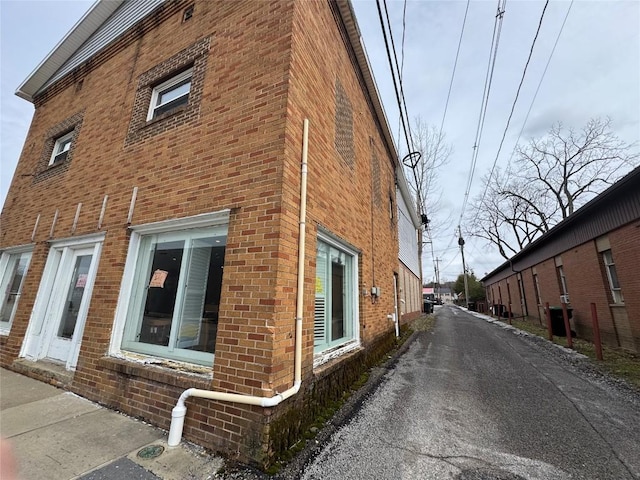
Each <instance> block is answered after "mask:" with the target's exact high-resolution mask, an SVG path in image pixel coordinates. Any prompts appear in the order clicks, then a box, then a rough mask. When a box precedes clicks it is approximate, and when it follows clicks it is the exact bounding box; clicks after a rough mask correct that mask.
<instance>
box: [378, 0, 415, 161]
mask: <svg viewBox="0 0 640 480" xmlns="http://www.w3.org/2000/svg"><path fill="white" fill-rule="evenodd" d="M376 6H377V7H378V17H379V19H380V27H381V28H382V37H383V39H384V46H385V49H386V50H387V59H388V60H389V69H390V70H391V77H392V79H393V88H394V90H395V93H396V102H397V103H398V108H399V112H400V119H401V121H402V128H403V130H404V137H405V140H406V142H407V149H408V151H409V152H411V151H412V148H411V144H410V136H409V133H408V130H407V125H406V123H405V119H404V112H403V110H402V102H401V101H400V92H399V91H398V81H397V80H396V73H395V70H394V68H393V61H392V60H391V50H390V49H389V41H388V40H387V31H386V29H385V26H384V19H383V17H382V9H381V8H380V0H376Z"/></svg>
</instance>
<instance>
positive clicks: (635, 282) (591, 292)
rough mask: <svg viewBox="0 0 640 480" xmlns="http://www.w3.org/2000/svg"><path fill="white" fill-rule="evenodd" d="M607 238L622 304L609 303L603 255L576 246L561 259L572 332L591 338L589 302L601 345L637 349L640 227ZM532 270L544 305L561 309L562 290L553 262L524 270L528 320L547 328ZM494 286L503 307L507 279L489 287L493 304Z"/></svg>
mask: <svg viewBox="0 0 640 480" xmlns="http://www.w3.org/2000/svg"><path fill="white" fill-rule="evenodd" d="M607 237H608V239H609V243H610V247H611V252H612V255H613V260H614V263H615V265H616V271H617V273H618V279H619V282H620V286H621V289H622V293H623V295H624V300H625V302H624V306H612V305H611V304H610V302H611V301H612V297H611V293H610V290H609V283H608V279H607V276H606V271H605V269H604V265H603V261H602V254H601V253H599V252H598V249H597V247H596V242H595V241H590V242H587V243H584V244H582V245H579V246H577V247H575V248H573V249H571V250H568V251H565V252H563V253H562V254H561V255H559V257H560V258H561V259H562V265H563V269H564V273H565V277H566V280H567V287H568V291H569V297H570V307H571V308H572V309H573V318H572V320H571V324H572V328H573V329H575V331H576V333H577V334H578V337H582V338H586V339H588V340H592V339H593V327H592V316H591V303H595V304H596V309H597V314H598V321H599V327H600V336H601V338H602V341H603V343H605V344H608V345H612V346H616V347H618V346H622V347H624V348H628V349H630V350H634V351H640V300H638V298H637V295H635V292H637V291H640V280H639V279H638V278H639V277H638V275H637V271H638V268H639V264H638V260H637V259H638V258H640V224H638V223H637V222H635V223H631V224H628V225H626V226H624V227H622V228H619V229H617V230H614V231H612V232H609V233H608V234H607ZM534 268H535V270H536V272H537V275H538V281H539V285H540V296H541V306H544V304H545V303H546V302H548V303H549V305H550V306H560V305H561V304H560V295H561V294H562V291H561V287H560V283H559V280H558V274H557V270H556V266H555V260H554V259H553V258H551V259H548V260H545V261H544V262H542V263H539V264H537V265H535V267H532V268H530V269H527V270H526V271H525V272H523V277H524V279H525V295H526V299H527V306H528V310H529V316H530V317H538V319H539V321H540V323H542V324H543V325H546V323H545V322H546V319H545V318H544V312H543V311H542V309H540V314H539V315H538V314H537V310H538V308H537V306H536V304H535V303H536V296H535V290H534V283H533V269H534ZM509 281H510V283H511V284H512V285H513V284H515V282H516V279H515V276H511V277H509ZM498 286H500V288H501V290H502V295H503V303H504V304H505V305H506V301H507V300H506V298H507V297H506V295H507V294H506V292H507V289H506V279H503V280H502V281H500V282H496V283H494V284H490V285H488V288H489V290H491V289H493V291H494V292H495V297H496V299H495V302H496V303H497V302H498V300H497V297H498ZM516 292H517V289H514V288H513V286H512V288H511V295H512V302H513V305H512V306H513V310H514V311H517V308H518V306H519V305H518V304H517V302H518V297H517V293H516ZM614 311H615V312H616V315H615V316H614Z"/></svg>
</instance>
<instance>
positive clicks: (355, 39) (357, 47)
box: [336, 0, 400, 165]
mask: <svg viewBox="0 0 640 480" xmlns="http://www.w3.org/2000/svg"><path fill="white" fill-rule="evenodd" d="M336 3H337V5H338V9H339V10H340V16H341V17H342V21H343V22H344V25H345V27H346V29H347V33H348V34H349V40H350V41H351V47H352V48H353V51H354V52H355V54H356V59H357V60H358V65H359V66H360V71H361V72H362V76H363V77H364V82H365V84H366V86H367V90H368V93H369V95H370V96H371V101H372V102H373V108H374V110H375V112H376V116H377V117H378V121H379V122H380V125H381V126H382V133H383V136H384V138H385V140H386V143H387V146H388V148H389V150H390V151H391V153H392V155H393V157H394V158H393V161H394V163H395V164H396V165H399V164H400V162H399V158H398V152H397V150H396V146H395V143H394V142H393V137H392V135H391V132H390V130H389V122H387V116H386V114H385V112H384V107H383V106H382V102H381V101H380V95H379V92H378V87H377V85H376V81H375V78H374V77H373V71H372V70H371V64H370V63H369V57H368V56H367V52H366V49H365V46H364V42H363V40H362V36H361V35H360V29H359V28H358V22H357V21H356V16H355V13H354V12H353V7H352V5H351V0H336Z"/></svg>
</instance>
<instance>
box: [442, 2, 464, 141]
mask: <svg viewBox="0 0 640 480" xmlns="http://www.w3.org/2000/svg"><path fill="white" fill-rule="evenodd" d="M470 3H471V0H467V8H465V10H464V18H463V19H462V29H461V30H460V39H459V40H458V49H457V51H456V59H455V61H454V62H453V71H452V72H451V81H450V82H449V91H448V92H447V101H446V102H445V104H444V113H443V114H442V121H441V122H440V134H442V129H443V127H444V120H445V118H446V117H447V108H448V107H449V99H450V98H451V89H452V87H453V79H454V78H455V76H456V68H457V66H458V57H459V56H460V47H461V46H462V36H463V35H464V27H465V25H466V24H467V13H469V4H470Z"/></svg>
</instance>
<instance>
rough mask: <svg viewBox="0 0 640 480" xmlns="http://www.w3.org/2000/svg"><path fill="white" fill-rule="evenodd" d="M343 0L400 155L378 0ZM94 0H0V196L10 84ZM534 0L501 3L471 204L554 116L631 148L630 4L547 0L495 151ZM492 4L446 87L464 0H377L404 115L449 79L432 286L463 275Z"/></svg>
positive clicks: (16, 102)
mask: <svg viewBox="0 0 640 480" xmlns="http://www.w3.org/2000/svg"><path fill="white" fill-rule="evenodd" d="M352 3H353V7H354V11H355V13H356V17H357V21H358V24H359V27H360V31H361V34H362V37H363V42H364V45H365V48H366V50H367V53H368V56H369V61H370V64H371V67H372V70H373V73H374V76H375V78H376V83H377V86H378V91H379V94H380V97H381V99H382V103H383V105H384V108H385V112H386V115H387V120H388V123H389V127H390V130H391V132H392V133H393V135H394V137H395V139H396V142H397V144H398V145H399V146H398V152H399V154H400V155H401V156H402V155H404V154H406V153H407V147H406V143H405V139H404V134H402V135H400V133H399V131H400V129H399V114H398V106H397V101H396V96H395V90H394V88H393V80H392V77H391V73H390V68H389V63H388V59H387V53H386V49H385V45H384V40H383V36H382V30H381V26H380V20H379V16H378V10H377V7H376V2H375V1H373V0H353V2H352ZM92 4H93V1H86V0H71V1H60V0H39V1H31V0H19V1H18V0H0V123H1V125H0V203H2V204H4V199H5V196H6V193H7V191H8V189H9V185H10V183H11V178H12V176H13V172H14V170H15V165H16V163H17V161H18V159H19V156H20V152H21V150H22V146H23V143H24V140H25V138H26V135H27V131H28V129H29V125H30V122H31V117H32V115H33V106H32V105H31V104H30V103H29V102H27V101H25V100H22V99H20V98H18V97H17V96H15V95H14V92H15V90H16V89H17V88H18V86H19V85H20V84H21V83H22V82H23V81H24V80H25V79H26V78H27V76H28V75H29V74H30V73H31V72H32V71H33V70H34V69H35V68H36V67H37V65H38V64H39V63H40V62H41V61H42V60H43V59H44V58H45V57H46V56H47V54H48V53H49V52H50V51H51V50H52V49H53V48H54V47H55V45H56V44H57V43H58V42H59V41H60V40H61V39H62V38H63V37H64V35H65V34H66V33H67V32H68V31H69V30H70V29H71V28H72V27H73V25H74V24H75V23H76V22H77V21H78V20H79V19H80V17H81V16H82V15H83V14H84V13H85V12H86V11H87V10H88V8H89V7H90V6H91V5H92ZM381 4H382V2H381ZM544 5H545V0H509V1H508V2H506V7H505V13H504V17H503V21H502V29H501V32H500V41H499V45H498V52H497V57H496V61H495V71H494V76H493V81H492V87H491V91H490V94H489V100H488V106H487V112H486V118H485V123H484V129H483V135H482V138H481V140H480V143H479V147H478V148H479V150H478V160H477V166H476V169H475V172H474V175H473V176H472V181H471V189H470V192H469V199H470V200H471V199H472V198H473V197H474V196H476V195H478V194H482V191H483V188H484V186H483V185H482V182H481V178H482V176H483V175H484V174H485V173H487V172H489V171H490V170H491V167H492V165H493V164H494V162H495V164H496V165H497V166H498V167H501V168H504V167H506V165H507V164H508V162H509V159H510V156H511V152H512V150H513V148H514V146H515V144H516V142H517V140H518V138H520V143H523V142H526V141H527V140H528V139H530V138H539V137H541V136H543V135H544V134H545V133H546V132H547V131H548V130H549V128H550V127H551V126H552V125H553V124H554V123H556V122H562V123H563V124H564V125H565V126H567V127H574V128H577V129H579V128H581V127H582V126H584V125H585V124H586V123H587V122H588V121H589V120H590V119H591V118H594V117H607V116H608V117H610V118H611V120H612V125H613V130H614V132H615V133H616V134H617V135H618V136H619V137H620V138H621V139H622V140H624V141H625V142H627V143H635V142H638V143H639V144H640V1H637V0H629V1H618V0H598V1H590V0H575V1H574V2H570V1H568V0H551V1H550V2H549V4H548V6H547V8H546V11H545V15H544V17H543V19H542V23H541V27H540V32H539V35H538V38H537V41H536V43H535V46H534V48H533V55H532V57H531V61H530V63H529V66H528V67H527V73H526V76H525V79H524V83H523V85H522V88H521V91H520V94H519V97H518V101H517V102H516V103H515V108H514V112H513V117H512V119H511V122H510V126H509V129H508V130H507V134H506V137H505V141H504V145H503V147H502V150H501V153H500V155H498V148H499V144H500V140H501V138H502V136H503V133H504V131H505V128H506V125H507V119H508V117H509V112H510V111H511V109H512V107H513V105H514V100H515V96H516V91H517V89H518V85H519V83H520V81H521V77H522V75H523V70H524V68H525V63H526V61H527V57H528V56H529V52H530V49H531V46H532V43H533V39H534V36H535V34H536V30H537V28H538V25H539V23H540V18H541V15H542V11H543V7H544ZM497 6H498V1H497V0H495V1H494V0H471V1H470V2H469V5H468V11H467V19H466V22H465V24H464V34H463V35H462V42H461V44H460V53H459V57H458V63H457V67H456V71H455V77H454V81H453V83H452V84H451V77H452V72H453V67H454V62H455V58H456V50H457V48H458V43H459V40H460V34H461V29H462V25H463V18H464V16H465V10H466V9H467V1H465V0H459V1H458V0H407V1H406V2H405V1H404V0H387V8H388V11H389V18H390V22H391V26H392V33H393V36H394V43H395V46H396V53H397V56H398V62H399V63H400V62H401V63H402V65H403V68H402V79H403V91H404V97H405V101H406V105H407V111H408V116H409V118H410V119H411V122H412V123H413V122H414V121H415V119H416V118H420V120H421V122H422V123H424V124H426V125H431V126H434V127H436V128H440V125H441V122H442V119H443V115H444V113H445V104H446V103H447V96H448V92H449V87H450V85H451V94H450V96H449V102H448V106H447V109H446V117H445V121H444V123H443V128H442V131H443V133H444V134H445V135H446V140H447V143H449V144H450V145H451V146H452V149H453V153H452V155H451V156H450V159H449V163H448V164H447V165H446V166H445V167H444V168H442V169H441V170H440V171H438V172H436V178H437V180H438V185H439V186H440V187H441V188H442V200H441V203H440V206H439V208H438V209H437V211H431V210H430V209H429V205H427V211H428V214H429V215H430V216H431V217H433V218H435V219H437V220H438V223H445V224H447V225H448V226H447V227H445V228H443V229H442V231H440V232H434V234H433V239H432V240H433V243H432V245H427V246H426V249H427V250H426V254H425V258H424V262H423V265H424V267H423V269H424V280H425V282H428V281H432V280H433V279H434V276H435V274H434V267H433V263H432V258H431V251H430V249H431V246H433V253H434V257H436V258H437V259H438V260H439V261H438V265H439V270H440V281H441V282H443V281H445V280H451V281H453V280H455V279H456V277H457V276H458V275H459V274H460V273H461V272H462V271H463V269H462V261H461V256H460V250H459V248H458V244H457V237H456V235H455V230H456V227H457V225H458V223H459V218H460V216H461V209H462V205H463V199H464V192H465V189H466V185H467V182H468V180H469V175H470V170H471V160H472V153H473V149H472V147H473V145H474V144H475V136H476V130H477V125H478V118H479V114H480V107H481V102H482V96H483V88H484V81H485V76H486V71H487V64H488V60H489V53H490V48H491V38H492V33H493V29H494V23H495V16H496V10H497ZM567 12H569V14H568V16H567ZM565 17H566V22H565V24H564V27H563V28H562V25H563V22H564V20H565ZM403 19H404V21H403ZM403 24H404V42H403V41H402V37H403ZM561 28H562V33H561V35H560V37H559V39H558V35H559V32H560V30H561ZM556 40H557V46H556V47H555V51H554V52H553V55H551V53H552V50H553V48H554V44H555V43H556ZM547 64H548V68H547V71H546V74H545V75H544V78H542V77H543V72H544V70H545V66H546V65H547ZM541 80H542V81H541ZM536 90H538V93H537V95H535V94H536ZM534 96H535V101H534ZM527 112H530V113H529V114H528V118H527ZM525 119H526V123H525ZM520 132H522V134H521V135H520ZM465 240H466V245H465V259H466V263H467V267H468V268H470V269H472V270H473V271H474V272H475V274H476V275H477V276H478V277H482V276H484V274H485V273H488V272H490V271H491V270H493V269H494V268H496V267H497V266H499V265H500V264H501V263H503V260H502V258H501V257H500V256H499V255H498V254H497V253H496V251H495V249H492V248H490V247H487V246H486V245H484V244H483V243H482V242H481V241H479V240H478V239H474V238H466V239H465Z"/></svg>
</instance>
